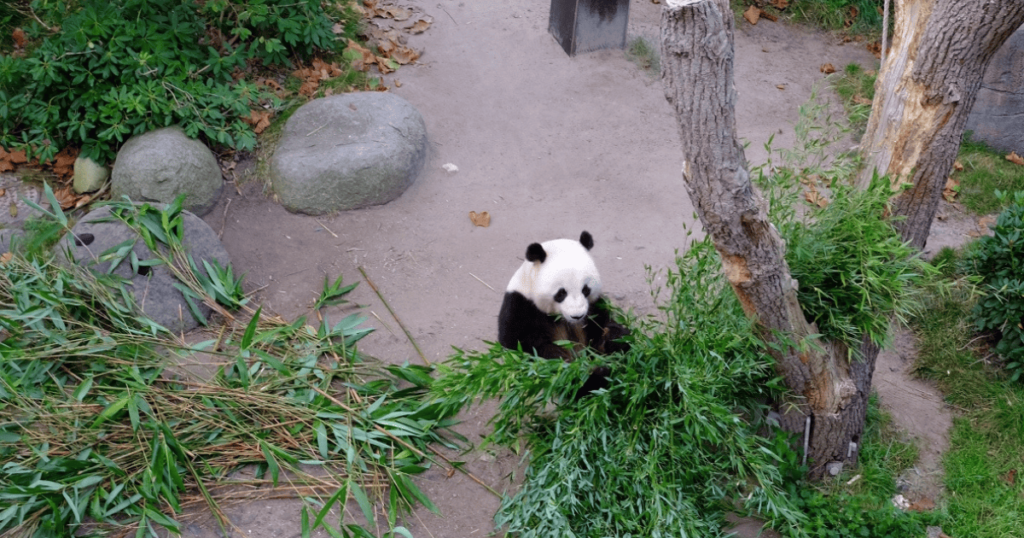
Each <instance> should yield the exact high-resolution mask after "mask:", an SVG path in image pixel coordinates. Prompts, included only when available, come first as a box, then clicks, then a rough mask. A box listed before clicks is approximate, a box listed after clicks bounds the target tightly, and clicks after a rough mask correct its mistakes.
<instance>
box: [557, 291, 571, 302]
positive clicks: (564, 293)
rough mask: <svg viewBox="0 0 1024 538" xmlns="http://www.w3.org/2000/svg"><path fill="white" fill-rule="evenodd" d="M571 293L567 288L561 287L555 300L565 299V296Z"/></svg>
mask: <svg viewBox="0 0 1024 538" xmlns="http://www.w3.org/2000/svg"><path fill="white" fill-rule="evenodd" d="M567 295H569V294H568V293H566V291H565V288H559V289H558V293H556V294H555V302H556V303H560V302H562V301H564V300H565V297H566V296H567Z"/></svg>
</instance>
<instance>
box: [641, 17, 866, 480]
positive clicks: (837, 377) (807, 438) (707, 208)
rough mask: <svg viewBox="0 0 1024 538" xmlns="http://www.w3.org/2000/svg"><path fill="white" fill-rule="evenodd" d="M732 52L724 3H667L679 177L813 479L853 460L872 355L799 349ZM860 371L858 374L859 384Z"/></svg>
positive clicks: (806, 331)
mask: <svg viewBox="0 0 1024 538" xmlns="http://www.w3.org/2000/svg"><path fill="white" fill-rule="evenodd" d="M733 54H734V53H733V14H732V11H731V10H730V9H729V2H728V0H667V3H666V7H665V9H664V10H663V11H662V20H661V65H662V74H661V79H662V84H664V86H665V97H666V98H667V99H668V101H669V103H670V104H671V105H672V106H673V107H674V108H675V111H676V116H677V118H678V120H679V134H680V141H681V143H682V149H683V180H684V181H685V183H686V188H687V191H688V192H689V194H690V200H691V202H692V203H693V205H694V207H695V208H696V210H697V215H698V216H699V217H700V220H701V222H702V223H703V225H704V228H705V230H706V231H707V233H708V234H709V235H710V236H711V237H712V239H713V241H714V243H715V247H716V248H717V249H718V252H719V254H720V255H721V257H722V266H723V268H724V270H725V274H726V277H727V278H728V280H729V283H730V284H731V285H732V287H733V289H734V290H735V292H736V295H737V296H738V297H739V299H740V302H741V303H742V305H743V309H744V310H745V311H746V313H747V315H749V316H751V317H754V318H756V319H757V320H758V322H759V324H760V326H761V328H762V331H763V336H764V337H765V338H766V339H768V340H771V341H774V342H775V343H777V344H781V346H777V347H779V349H780V350H781V351H778V352H777V354H776V360H777V368H778V371H779V373H780V374H782V375H783V376H784V377H785V380H786V384H787V386H788V387H789V388H790V389H791V390H792V391H793V393H794V394H795V395H797V396H798V397H797V398H796V399H794V400H793V401H790V402H783V403H782V404H781V405H780V408H779V412H780V414H781V415H782V417H783V426H784V427H785V428H786V429H787V430H790V431H793V432H798V433H799V434H800V435H801V436H803V437H802V439H803V440H804V442H805V443H806V444H807V445H808V450H807V457H808V463H809V465H810V473H811V475H812V476H814V477H820V476H821V475H822V474H823V473H825V472H826V468H827V466H828V464H830V463H843V462H846V461H855V460H856V457H857V451H856V450H855V449H852V448H851V447H852V446H853V445H851V442H853V443H858V442H859V440H860V435H861V433H862V432H863V428H864V413H865V411H866V409H867V407H866V404H867V397H868V390H869V389H870V383H871V382H870V373H871V371H872V369H873V366H874V353H872V354H871V357H870V361H869V364H864V363H862V364H851V363H850V362H849V361H848V360H847V359H846V357H847V353H846V349H845V347H844V346H842V345H841V344H833V343H826V345H825V346H824V349H823V350H818V349H817V347H816V346H813V345H803V346H801V344H802V343H803V341H804V340H805V339H806V338H807V337H808V336H809V335H811V334H815V333H817V330H815V329H814V328H813V327H812V326H811V325H810V324H808V323H807V320H806V318H805V317H804V314H803V311H802V310H801V309H800V304H799V303H798V302H797V296H796V291H797V290H796V287H795V284H796V283H795V282H794V281H793V279H792V277H791V276H790V272H789V266H788V265H787V264H786V261H785V259H784V257H783V255H784V252H785V251H784V245H783V242H782V239H781V237H780V236H779V233H778V231H777V230H776V229H775V227H774V226H772V224H771V223H770V222H769V221H768V215H767V213H766V209H765V204H764V203H763V201H762V200H761V199H760V197H759V196H758V195H757V194H756V193H755V192H754V190H753V188H752V187H751V184H750V176H749V173H748V171H747V162H746V159H745V158H744V155H743V146H742V145H741V144H740V143H739V141H738V139H737V136H736V116H735V109H736V88H735V85H734V83H733V77H734V61H733V59H734V58H733ZM866 351H868V352H871V351H872V350H866ZM874 352H877V350H874ZM865 367H866V368H865ZM864 369H866V370H867V372H866V377H867V381H866V383H858V382H857V380H855V379H854V376H855V375H859V376H860V377H864V376H865V372H863V371H860V370H864ZM831 467H832V468H833V469H834V468H835V466H831Z"/></svg>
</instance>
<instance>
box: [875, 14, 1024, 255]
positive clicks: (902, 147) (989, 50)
mask: <svg viewBox="0 0 1024 538" xmlns="http://www.w3.org/2000/svg"><path fill="white" fill-rule="evenodd" d="M1021 24H1024V1H1021V0H986V1H984V2H977V1H963V0H901V1H897V2H896V28H895V31H894V33H893V40H892V48H891V49H890V51H889V52H888V53H887V54H886V56H885V57H886V62H885V65H883V66H882V69H881V72H880V73H879V76H878V82H877V83H876V85H875V100H874V103H872V110H871V118H870V119H869V120H868V126H867V132H866V133H865V134H864V138H863V139H862V141H861V147H862V153H863V155H864V156H865V157H866V160H867V166H866V167H865V169H864V171H863V172H862V173H861V176H860V178H859V184H860V185H861V186H864V185H867V184H868V183H869V182H870V181H871V176H872V174H873V173H874V171H875V170H878V174H879V175H885V174H889V175H890V177H891V178H892V184H893V190H894V191H897V190H900V189H902V188H904V185H909V188H907V190H906V191H904V192H902V193H900V194H899V195H898V196H896V198H895V200H894V202H895V203H894V213H895V214H896V215H902V216H905V217H906V220H903V221H902V222H898V223H897V228H898V229H899V230H900V232H901V233H902V234H903V238H904V239H906V240H908V241H910V242H911V244H913V245H914V246H915V247H917V248H924V244H925V241H926V240H927V239H928V232H929V230H930V229H931V225H932V219H933V217H934V216H935V211H936V209H938V206H939V200H940V197H941V196H942V190H943V188H944V187H945V185H946V178H947V177H948V176H949V172H950V170H952V168H953V162H954V160H956V155H957V152H958V151H959V150H960V139H961V136H962V135H963V131H964V126H965V125H966V124H967V116H968V115H969V114H970V112H971V107H972V106H973V105H974V100H975V98H976V97H977V95H978V89H979V88H980V87H981V81H982V78H983V76H984V74H985V68H986V67H988V64H989V62H990V61H991V60H992V56H993V55H994V54H995V53H996V51H997V50H998V49H999V47H1000V46H1001V45H1002V44H1003V43H1004V42H1005V41H1006V40H1007V38H1009V37H1010V35H1011V34H1013V32H1014V31H1015V30H1016V29H1017V28H1018V27H1020V26H1021Z"/></svg>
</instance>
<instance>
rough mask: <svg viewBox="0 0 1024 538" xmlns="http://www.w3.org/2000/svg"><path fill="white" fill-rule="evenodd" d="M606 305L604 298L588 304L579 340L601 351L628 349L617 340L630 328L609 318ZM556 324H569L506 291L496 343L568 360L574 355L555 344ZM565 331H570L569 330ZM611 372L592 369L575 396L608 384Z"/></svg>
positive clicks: (557, 326)
mask: <svg viewBox="0 0 1024 538" xmlns="http://www.w3.org/2000/svg"><path fill="white" fill-rule="evenodd" d="M608 306H609V305H608V304H607V303H606V302H605V300H604V299H603V298H602V299H599V300H598V301H596V302H594V303H591V305H590V309H589V310H588V311H587V319H586V322H584V325H583V336H584V339H585V341H584V342H578V343H579V344H582V345H584V346H589V347H590V348H591V349H593V350H594V351H597V352H598V353H604V354H608V353H616V352H619V351H623V352H625V351H629V344H628V343H625V342H619V341H617V340H618V339H619V338H622V337H623V336H626V335H628V334H629V329H627V328H626V327H625V326H623V325H621V324H619V323H616V322H614V321H612V319H611V316H610V314H609V312H608ZM559 325H561V326H563V327H566V326H568V325H569V324H568V323H567V322H566V321H565V320H563V319H560V318H559V317H558V316H549V315H547V314H545V313H544V312H541V310H540V309H539V308H537V307H536V306H535V305H534V304H533V302H532V301H530V300H529V299H527V298H526V296H524V295H523V294H521V293H519V292H517V291H510V292H506V293H505V299H504V300H503V301H502V303H501V312H500V313H499V314H498V342H499V343H500V344H501V345H502V346H504V347H506V348H508V349H517V348H519V347H522V350H523V351H525V352H526V353H534V354H536V355H537V356H538V357H541V358H545V359H562V360H564V361H571V360H573V359H574V358H575V357H574V355H573V350H572V349H571V348H568V349H567V348H564V347H562V346H559V345H556V344H555V336H556V333H557V331H558V329H559ZM568 332H569V334H572V331H568ZM610 373H611V372H610V371H609V370H608V368H605V367H600V368H595V369H594V371H593V372H591V373H590V378H588V379H587V381H586V383H584V385H583V387H581V388H580V390H579V391H577V393H576V397H577V398H579V397H580V396H584V395H586V394H589V393H591V392H593V391H595V390H597V389H600V388H604V387H606V386H608V380H607V377H608V374H610Z"/></svg>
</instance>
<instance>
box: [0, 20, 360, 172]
mask: <svg viewBox="0 0 1024 538" xmlns="http://www.w3.org/2000/svg"><path fill="white" fill-rule="evenodd" d="M325 5H327V4H322V3H321V2H319V1H317V0H302V1H299V2H294V1H284V0H244V1H239V2H232V1H228V0H217V1H210V2H203V3H196V2H194V1H193V0H113V1H108V0H82V1H80V2H74V3H66V2H51V1H48V0H35V1H33V2H32V4H31V6H29V7H31V8H32V9H33V10H34V13H39V14H41V16H42V19H41V20H40V22H36V21H31V20H30V21H29V24H27V25H26V28H25V33H26V34H27V36H28V38H29V39H31V40H32V42H31V43H32V45H31V46H30V47H29V48H28V49H27V50H26V51H25V54H24V55H14V54H7V55H3V56H0V145H2V146H4V147H6V148H8V149H12V148H14V149H23V150H25V151H26V152H27V153H28V155H29V157H32V156H38V157H39V159H40V160H41V161H48V160H50V159H52V158H53V157H54V156H55V155H56V154H57V152H58V151H60V150H61V149H62V148H64V147H65V146H69V145H70V146H75V147H80V148H81V150H82V154H83V155H85V156H87V157H90V158H92V159H94V160H96V161H98V162H101V163H105V162H108V161H110V160H112V158H113V156H114V154H115V152H116V150H117V148H118V147H119V146H120V144H121V143H122V142H124V140H125V139H127V138H128V137H130V136H132V135H136V134H140V133H143V132H146V131H149V130H152V129H154V128H158V127H165V126H168V125H172V124H177V125H181V126H182V127H183V128H184V129H185V132H186V133H187V134H189V135H190V136H192V137H196V136H200V135H201V136H203V137H204V138H206V139H207V140H208V141H210V142H211V143H214V144H220V145H224V146H228V147H233V148H237V149H252V148H253V147H254V145H255V134H254V133H253V128H252V126H251V125H249V124H247V123H246V122H245V121H243V118H249V117H250V116H251V110H252V109H253V108H258V109H259V110H261V111H262V106H261V105H267V106H270V107H271V108H273V107H277V106H279V103H278V102H277V97H276V96H275V95H274V94H273V93H272V92H270V91H269V90H268V89H267V88H265V87H259V86H257V85H256V84H254V83H253V82H252V81H251V80H247V79H246V77H248V76H249V75H247V72H248V71H250V70H251V69H252V68H253V67H254V66H260V65H262V66H288V65H290V62H291V60H292V59H293V58H295V59H309V58H310V57H312V56H313V55H314V54H316V53H322V54H331V53H339V54H340V53H341V51H342V49H343V48H344V47H345V46H346V44H347V39H348V38H351V37H354V36H355V29H356V22H357V20H358V19H357V18H356V16H355V15H354V13H353V12H352V11H351V10H349V9H347V8H344V6H345V4H341V6H343V7H342V8H338V7H335V6H334V4H330V5H329V6H328V7H326V8H325V7H324V6H325ZM42 20H48V21H51V23H52V24H53V25H54V27H53V28H51V27H49V26H44V24H45V23H43V22H41V21H42ZM55 28H59V32H58V30H56V29H55ZM54 32H58V33H54Z"/></svg>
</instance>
